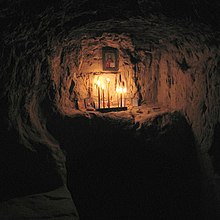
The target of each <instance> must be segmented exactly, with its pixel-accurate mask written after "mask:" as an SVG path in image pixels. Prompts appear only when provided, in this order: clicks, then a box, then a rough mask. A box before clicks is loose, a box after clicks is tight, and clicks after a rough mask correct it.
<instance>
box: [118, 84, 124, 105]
mask: <svg viewBox="0 0 220 220" xmlns="http://www.w3.org/2000/svg"><path fill="white" fill-rule="evenodd" d="M119 92H120V107H122V92H123V89H122V87H120V88H119Z"/></svg>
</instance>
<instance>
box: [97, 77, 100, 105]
mask: <svg viewBox="0 0 220 220" xmlns="http://www.w3.org/2000/svg"><path fill="white" fill-rule="evenodd" d="M100 85H101V81H100V80H98V81H97V86H98V108H100Z"/></svg>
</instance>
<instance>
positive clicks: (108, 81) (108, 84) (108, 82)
mask: <svg viewBox="0 0 220 220" xmlns="http://www.w3.org/2000/svg"><path fill="white" fill-rule="evenodd" d="M106 81H107V92H108V108H110V97H109V86H110V79H109V78H107V79H106Z"/></svg>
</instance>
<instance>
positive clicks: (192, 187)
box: [48, 113, 214, 220]
mask: <svg viewBox="0 0 220 220" xmlns="http://www.w3.org/2000/svg"><path fill="white" fill-rule="evenodd" d="M174 116H175V117H177V119H176V121H175V120H174V121H173V123H172V124H171V125H170V124H166V126H164V128H159V126H160V125H158V127H157V125H156V121H160V120H161V118H160V116H158V118H157V119H155V120H154V122H155V124H154V123H153V126H149V127H147V129H146V133H142V132H140V133H138V132H137V131H136V130H135V129H134V128H133V129H129V128H127V129H126V128H124V129H121V128H120V125H119V124H120V122H117V121H115V122H114V123H112V121H111V120H110V121H109V120H106V119H103V118H101V117H100V118H99V117H93V118H92V119H89V120H88V119H86V118H83V117H76V118H75V117H74V118H68V117H65V118H62V119H59V118H56V120H52V121H49V124H48V129H49V130H50V131H51V132H52V133H53V134H54V135H55V137H57V138H59V139H60V140H61V143H62V145H63V146H65V149H66V155H67V171H68V177H67V186H68V188H69V190H70V192H71V194H72V197H73V199H74V203H75V205H76V207H77V210H78V212H79V215H80V219H109V220H110V219H131V218H137V219H142V218H150V219H158V218H165V219H168V218H172V217H173V218H176V219H195V218H201V217H202V215H203V214H204V213H203V210H202V207H203V204H202V201H201V170H200V164H199V161H198V158H197V152H196V147H195V143H194V138H193V135H192V132H191V129H190V126H189V125H188V124H187V122H186V120H185V119H184V118H183V117H182V116H181V115H180V114H179V113H175V114H174ZM60 120H62V123H60ZM61 124H62V126H61V127H60V125H61ZM158 124H160V122H158ZM55 127H59V129H61V130H62V131H65V132H62V134H60V133H59V132H57V131H56V130H55V129H54V128H55ZM72 134H74V136H73V135H72ZM213 214H214V213H212V214H211V215H213Z"/></svg>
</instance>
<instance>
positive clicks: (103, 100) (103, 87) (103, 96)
mask: <svg viewBox="0 0 220 220" xmlns="http://www.w3.org/2000/svg"><path fill="white" fill-rule="evenodd" d="M104 89H105V85H104V84H102V107H103V108H105V94H104Z"/></svg>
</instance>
